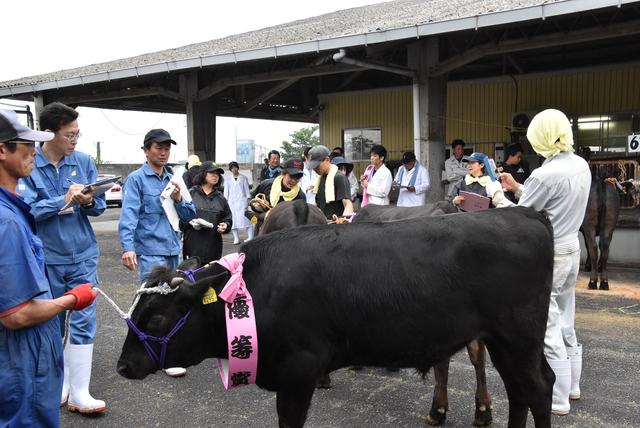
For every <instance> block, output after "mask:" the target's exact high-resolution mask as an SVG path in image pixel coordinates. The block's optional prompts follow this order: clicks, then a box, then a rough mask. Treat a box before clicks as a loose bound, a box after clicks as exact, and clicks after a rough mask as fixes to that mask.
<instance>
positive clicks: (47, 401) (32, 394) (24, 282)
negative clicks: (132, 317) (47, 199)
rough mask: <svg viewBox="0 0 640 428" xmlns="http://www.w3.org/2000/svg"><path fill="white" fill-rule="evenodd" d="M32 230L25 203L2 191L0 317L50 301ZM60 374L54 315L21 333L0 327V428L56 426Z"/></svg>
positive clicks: (39, 247) (59, 342)
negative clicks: (29, 303) (23, 305)
mask: <svg viewBox="0 0 640 428" xmlns="http://www.w3.org/2000/svg"><path fill="white" fill-rule="evenodd" d="M35 230H36V224H35V221H34V218H33V217H32V216H31V214H29V205H27V204H26V203H24V202H23V201H22V200H21V199H20V198H19V197H17V196H15V195H13V194H11V193H10V192H8V191H7V190H5V189H4V188H2V187H0V236H1V237H2V240H0V284H2V292H1V293H0V313H2V312H5V311H7V310H9V309H11V308H14V307H16V306H17V305H20V304H21V303H24V302H27V301H29V300H31V299H51V298H52V295H51V289H50V287H49V282H48V281H47V278H46V276H45V266H44V252H43V249H42V242H41V241H40V239H39V238H38V237H37V236H35ZM62 371H63V358H62V340H61V339H60V324H59V321H58V318H57V317H53V318H51V319H50V320H48V321H45V322H43V323H42V324H38V325H35V326H32V327H27V328H22V329H19V330H8V329H6V328H5V327H3V326H2V324H0V426H2V427H5V426H8V427H36V426H37V427H57V426H59V424H60V395H61V394H62Z"/></svg>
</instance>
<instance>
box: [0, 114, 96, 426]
mask: <svg viewBox="0 0 640 428" xmlns="http://www.w3.org/2000/svg"><path fill="white" fill-rule="evenodd" d="M53 138H54V134H53V133H51V132H40V131H33V130H31V129H29V128H27V127H25V126H23V125H22V124H20V122H19V121H18V117H17V115H16V114H15V112H13V111H8V110H0V236H2V240H1V241H0V284H2V293H0V385H2V388H1V389H0V426H3V427H5V426H9V427H36V426H37V427H58V426H59V424H60V394H61V391H62V378H63V356H62V339H61V337H60V322H59V320H58V315H59V314H60V313H63V312H64V311H67V310H72V309H75V310H82V309H83V308H85V307H87V306H90V305H91V304H92V303H93V301H94V300H95V298H96V292H95V291H93V290H92V289H91V284H82V285H79V286H77V287H75V288H73V289H71V290H69V291H67V292H66V293H64V295H62V296H60V297H58V298H55V299H54V298H53V294H52V291H51V287H50V284H49V281H48V280H47V276H46V273H45V263H44V259H45V254H44V250H43V246H42V242H41V241H40V239H39V238H38V237H37V236H36V221H35V219H34V217H33V216H32V215H31V213H30V211H31V207H30V206H29V205H28V204H26V203H25V202H24V201H23V200H22V198H21V197H20V196H19V195H18V194H16V193H15V190H16V187H17V185H18V180H19V179H21V178H24V177H27V176H28V175H29V174H30V173H31V171H32V170H33V167H34V156H35V153H36V150H35V141H50V140H51V139H53Z"/></svg>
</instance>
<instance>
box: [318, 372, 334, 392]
mask: <svg viewBox="0 0 640 428" xmlns="http://www.w3.org/2000/svg"><path fill="white" fill-rule="evenodd" d="M316 388H317V389H330V388H331V376H329V375H328V374H327V375H324V376H320V377H319V378H318V380H316Z"/></svg>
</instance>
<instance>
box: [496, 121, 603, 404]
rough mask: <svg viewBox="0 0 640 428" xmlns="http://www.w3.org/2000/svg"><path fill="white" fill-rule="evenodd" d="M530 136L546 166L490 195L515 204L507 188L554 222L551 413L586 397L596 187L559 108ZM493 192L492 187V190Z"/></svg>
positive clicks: (505, 181)
mask: <svg viewBox="0 0 640 428" xmlns="http://www.w3.org/2000/svg"><path fill="white" fill-rule="evenodd" d="M527 139H528V140H529V142H530V143H531V146H532V147H533V150H535V152H536V153H538V154H539V155H541V156H543V157H544V158H546V160H545V161H544V163H543V164H542V166H541V167H540V168H538V169H536V170H534V171H533V172H532V173H531V176H529V178H528V179H527V181H525V183H524V184H520V183H518V182H516V181H515V180H514V178H513V177H512V176H511V174H509V173H503V174H501V176H500V179H501V181H502V186H500V183H497V186H496V187H495V189H494V190H492V191H491V192H490V193H491V195H492V197H493V202H494V204H495V205H496V206H498V204H499V203H500V202H501V201H502V202H504V204H502V205H513V204H512V203H511V202H509V201H508V200H507V199H506V197H505V196H504V194H503V191H502V189H501V187H504V188H505V189H506V190H509V191H512V192H513V193H514V194H515V197H516V198H517V199H518V205H519V206H525V207H531V208H533V209H535V210H536V211H540V212H542V213H544V214H545V215H546V216H547V217H548V218H549V221H550V222H551V225H552V226H553V240H554V262H553V285H552V288H551V298H550V303H549V317H548V319H547V332H546V336H545V338H544V354H545V356H546V358H547V362H548V363H549V366H550V367H551V369H552V370H553V371H554V373H555V375H556V380H555V383H554V385H553V401H552V405H551V411H552V413H553V414H555V415H566V414H568V413H569V410H570V404H569V399H572V400H577V399H579V398H580V374H581V370H582V345H580V344H579V343H578V339H577V337H576V330H575V327H574V324H575V290H576V279H577V277H578V270H579V268H580V244H579V242H578V230H579V229H580V226H581V225H582V219H583V217H584V211H585V209H586V206H587V200H588V199H589V190H590V188H591V171H590V169H589V165H588V164H587V163H586V162H585V160H584V159H582V158H581V157H579V156H576V155H575V154H574V153H573V132H572V129H571V122H569V120H568V119H567V117H566V116H565V115H564V113H562V112H561V111H559V110H554V109H548V110H544V111H542V112H540V113H538V114H537V115H536V116H535V117H534V118H533V120H532V121H531V124H530V125H529V128H528V129H527ZM487 191H488V192H489V189H487Z"/></svg>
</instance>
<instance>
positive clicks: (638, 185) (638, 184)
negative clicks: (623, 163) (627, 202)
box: [620, 179, 640, 206]
mask: <svg viewBox="0 0 640 428" xmlns="http://www.w3.org/2000/svg"><path fill="white" fill-rule="evenodd" d="M620 185H621V186H622V188H623V189H624V192H625V193H626V194H628V195H630V196H631V198H632V199H633V204H634V206H638V205H640V180H633V179H629V180H624V181H621V182H620Z"/></svg>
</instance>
